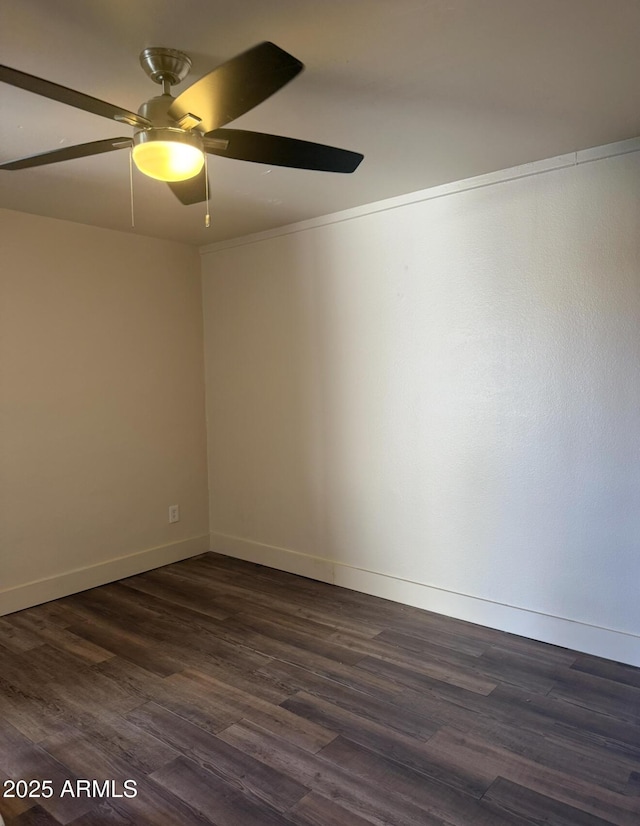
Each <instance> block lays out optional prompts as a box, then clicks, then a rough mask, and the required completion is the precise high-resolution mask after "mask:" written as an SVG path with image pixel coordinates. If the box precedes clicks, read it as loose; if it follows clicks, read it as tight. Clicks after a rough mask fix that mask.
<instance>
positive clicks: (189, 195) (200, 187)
mask: <svg viewBox="0 0 640 826" xmlns="http://www.w3.org/2000/svg"><path fill="white" fill-rule="evenodd" d="M167 186H168V187H169V189H170V190H171V191H172V192H173V194H174V195H175V196H176V198H177V199H178V200H179V201H181V202H182V203H183V204H184V205H185V206H189V204H201V203H202V202H203V201H206V199H207V179H206V173H205V171H204V169H202V170H201V171H200V172H199V173H198V174H197V175H194V176H193V178H189V179H188V180H186V181H176V182H175V183H169V184H167Z"/></svg>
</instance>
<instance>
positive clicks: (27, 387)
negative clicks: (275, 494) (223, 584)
mask: <svg viewBox="0 0 640 826" xmlns="http://www.w3.org/2000/svg"><path fill="white" fill-rule="evenodd" d="M171 504H179V505H180V506H181V521H180V522H178V523H176V524H172V525H170V524H169V521H168V507H169V505H171ZM207 505H208V494H207V472H206V430H205V416H204V365H203V350H202V302H201V278H200V259H199V256H198V253H197V250H195V249H194V248H193V247H188V246H186V245H182V244H176V243H172V242H164V241H158V240H154V239H149V238H141V237H138V236H135V235H130V234H127V233H122V232H114V231H111V230H103V229H97V228H95V227H88V226H82V225H80V224H72V223H69V222H66V221H58V220H54V219H51V218H41V217H37V216H34V215H25V214H23V213H18V212H11V211H8V210H0V614H3V613H9V612H10V611H15V610H18V609H20V608H24V607H26V606H28V605H33V604H36V603H38V602H42V601H45V600H48V599H54V598H56V597H60V596H63V595H65V594H67V593H71V592H73V591H77V590H81V589H83V588H88V587H92V586H94V585H98V584H102V583H104V582H107V581H109V580H113V579H118V578H120V577H123V576H128V575H131V574H134V573H138V572H139V571H142V570H146V569H148V568H153V567H155V566H157V565H162V564H165V563H167V562H171V561H174V560H175V559H180V558H183V557H186V556H190V555H193V554H196V553H200V552H202V551H205V550H206V549H207V547H208V541H209V536H208V534H209V528H208V512H207Z"/></svg>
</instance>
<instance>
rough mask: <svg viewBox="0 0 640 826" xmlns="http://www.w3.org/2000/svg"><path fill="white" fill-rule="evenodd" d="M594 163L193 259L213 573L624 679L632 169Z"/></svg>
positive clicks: (639, 460)
mask: <svg viewBox="0 0 640 826" xmlns="http://www.w3.org/2000/svg"><path fill="white" fill-rule="evenodd" d="M600 154H601V155H602V154H604V155H606V154H607V153H606V152H604V153H600ZM594 156H595V155H594V153H581V154H580V155H578V156H576V157H575V158H574V157H573V156H572V157H571V158H570V159H567V158H563V159H557V161H556V162H548V163H545V164H537V165H535V164H534V165H532V166H531V167H529V168H527V169H525V170H515V171H514V173H513V176H510V175H509V174H506V175H502V176H500V175H496V176H488V177H487V178H485V179H483V180H481V181H471V182H468V183H467V184H464V183H463V184H459V185H456V186H453V187H449V188H447V187H444V188H440V189H439V190H437V191H431V192H429V191H427V192H425V193H420V194H418V195H415V196H413V198H406V199H395V200H393V201H390V202H388V203H386V204H385V203H382V204H376V205H372V206H371V207H370V208H368V209H361V210H352V211H350V212H349V213H345V214H341V215H336V216H333V217H330V218H328V219H326V220H323V221H318V222H315V223H314V222H308V223H307V224H304V225H299V226H296V227H291V228H289V229H287V230H283V231H282V232H281V233H275V232H274V233H270V234H269V233H267V234H265V235H263V236H261V237H258V238H249V239H245V240H239V241H237V242H234V243H231V244H226V245H225V244H222V245H217V246H215V247H211V248H208V249H207V250H204V252H203V271H204V301H205V350H206V355H205V361H206V379H207V417H208V444H209V488H210V524H211V530H212V536H211V547H212V549H214V550H219V551H223V552H226V553H230V554H232V555H237V556H242V557H244V558H248V559H252V560H254V561H257V562H263V563H265V564H268V565H273V566H276V567H280V568H284V569H287V570H292V571H297V572H299V573H303V574H305V575H307V576H316V577H318V578H321V579H326V580H327V581H333V582H336V583H338V584H343V585H347V586H348V587H352V588H355V589H358V590H362V591H368V592H370V593H377V594H379V595H381V596H387V597H390V598H392V599H398V600H400V601H404V602H407V603H411V604H415V605H419V606H421V607H425V608H431V609H433V610H436V611H441V612H443V613H448V614H452V615H454V616H459V617H463V618H465V619H471V620H473V621H477V622H481V623H485V624H488V625H492V626H495V627H499V628H505V629H507V630H511V631H514V632H516V633H521V634H524V635H526V636H531V637H534V638H538V639H543V640H547V641H550V642H555V643H558V644H561V645H567V646H571V647H576V648H578V649H581V650H584V651H591V652H592V653H596V654H601V655H603V656H605V657H612V658H614V659H621V660H625V661H627V662H632V663H634V664H636V665H640V609H639V601H638V585H639V583H640V553H639V548H638V539H639V537H640V220H639V218H640V153H639V152H634V153H631V154H626V155H617V156H614V157H609V158H606V157H605V158H601V159H600V160H591V162H586V161H587V160H589V159H590V158H593V157H594ZM576 160H577V161H585V163H580V164H578V165H571V164H573V163H574V162H575V161H576ZM525 173H526V174H529V173H540V174H531V175H530V176H529V177H519V175H524V174H525ZM510 178H511V179H510ZM479 184H483V186H478V185H479ZM474 187H477V188H474ZM412 201H413V202H412Z"/></svg>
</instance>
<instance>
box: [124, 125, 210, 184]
mask: <svg viewBox="0 0 640 826" xmlns="http://www.w3.org/2000/svg"><path fill="white" fill-rule="evenodd" d="M133 142H134V146H133V162H134V163H135V165H136V166H137V167H138V169H139V170H140V172H142V173H143V174H144V175H148V176H149V177H150V178H155V179H156V180H157V181H169V182H174V181H186V180H188V179H189V178H193V177H194V176H195V175H197V174H198V173H199V172H200V170H201V169H202V167H203V165H204V154H203V151H202V147H201V142H202V141H201V138H200V136H199V135H197V134H194V133H193V132H183V131H181V130H176V129H170V128H162V129H148V130H145V131H142V132H138V133H137V134H136V135H135V136H134V139H133Z"/></svg>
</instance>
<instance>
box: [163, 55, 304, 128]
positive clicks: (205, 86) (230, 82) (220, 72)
mask: <svg viewBox="0 0 640 826" xmlns="http://www.w3.org/2000/svg"><path fill="white" fill-rule="evenodd" d="M303 68H304V66H303V64H302V63H301V62H300V61H299V60H297V59H296V58H295V57H293V56H292V55H290V54H288V53H287V52H285V51H283V50H282V49H280V48H279V47H278V46H276V45H275V44H273V43H269V42H268V41H266V42H264V43H259V44H258V45H257V46H254V47H253V48H252V49H249V50H248V51H246V52H242V54H239V55H237V56H236V57H233V58H231V60H228V61H227V62H226V63H223V64H222V65H221V66H218V68H217V69H214V70H213V71H212V72H209V74H207V75H205V76H204V77H202V78H200V80H197V81H196V82H195V83H193V84H192V85H191V86H189V88H188V89H185V91H184V92H182V94H180V95H178V97H177V98H176V99H175V100H174V102H173V103H172V104H171V107H170V108H169V115H170V116H171V117H172V118H174V119H175V120H179V119H180V118H182V117H184V116H185V115H187V114H192V115H196V116H197V117H198V118H200V119H201V120H202V123H201V128H202V129H203V131H205V132H210V131H211V130H212V129H216V128H217V127H218V126H224V124H225V123H229V122H230V121H232V120H235V119H236V118H239V117H240V115H244V113H245V112H248V111H249V110H250V109H253V107H254V106H257V105H258V104H259V103H262V101H263V100H266V99H267V98H268V97H269V96H270V95H272V94H273V93H274V92H277V91H278V89H281V88H282V87H283V86H284V85H285V84H286V83H288V82H289V81H290V80H292V79H293V78H294V77H295V76H296V75H297V74H298V73H299V72H301V71H302V69H303Z"/></svg>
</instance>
